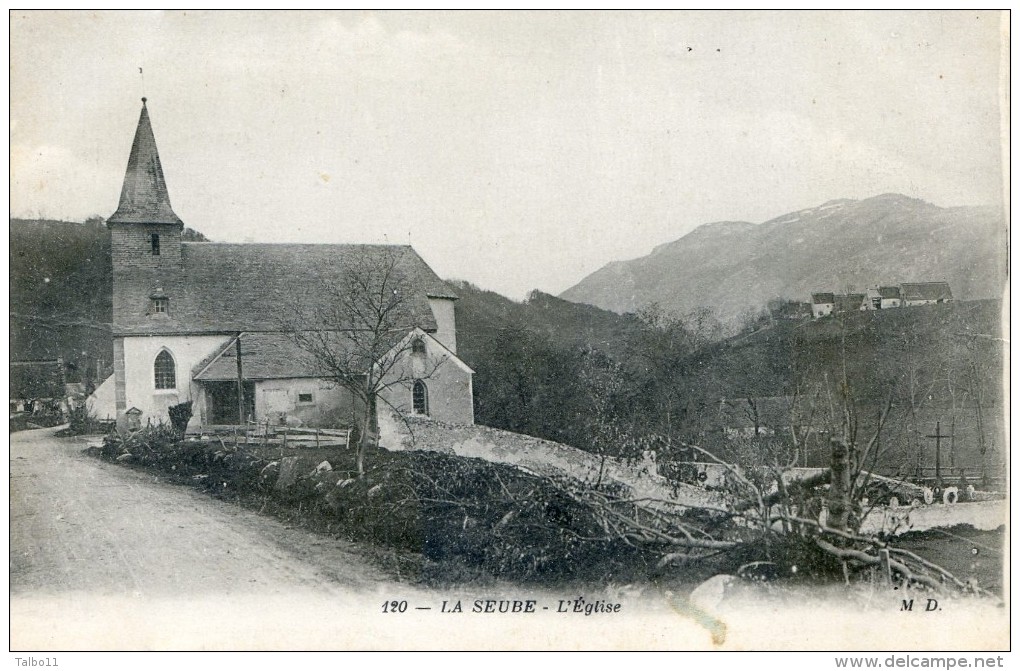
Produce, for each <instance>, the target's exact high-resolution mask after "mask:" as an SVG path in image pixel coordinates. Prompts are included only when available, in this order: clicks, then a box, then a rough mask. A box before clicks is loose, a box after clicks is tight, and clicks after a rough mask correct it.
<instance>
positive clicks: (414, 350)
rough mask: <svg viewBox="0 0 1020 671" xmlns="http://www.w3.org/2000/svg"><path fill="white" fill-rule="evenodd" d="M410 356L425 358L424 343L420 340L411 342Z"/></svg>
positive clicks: (416, 339)
mask: <svg viewBox="0 0 1020 671" xmlns="http://www.w3.org/2000/svg"><path fill="white" fill-rule="evenodd" d="M411 354H413V355H415V356H425V341H424V340H422V339H421V338H415V339H414V340H412V341H411Z"/></svg>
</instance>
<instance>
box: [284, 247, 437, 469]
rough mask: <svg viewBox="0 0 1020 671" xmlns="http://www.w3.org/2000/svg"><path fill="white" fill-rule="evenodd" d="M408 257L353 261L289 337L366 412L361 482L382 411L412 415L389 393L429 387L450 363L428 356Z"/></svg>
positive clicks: (302, 309) (395, 253)
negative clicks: (421, 384) (423, 383)
mask: <svg viewBox="0 0 1020 671" xmlns="http://www.w3.org/2000/svg"><path fill="white" fill-rule="evenodd" d="M406 253H407V252H406V251H404V250H403V249H401V248H394V249H392V250H386V251H385V252H383V253H381V254H364V255H358V256H353V257H352V258H350V259H345V263H344V266H345V267H344V269H343V272H342V274H341V275H340V276H339V277H331V278H327V279H323V280H322V282H321V286H320V287H319V289H318V290H319V292H320V293H319V294H318V295H317V296H315V298H314V300H312V301H310V303H311V305H309V306H301V305H299V307H298V308H297V309H296V311H295V314H294V315H292V320H291V321H290V322H289V323H288V324H287V325H286V327H285V329H284V330H285V332H287V333H288V334H289V335H290V336H291V338H292V340H293V341H294V343H295V344H296V345H297V346H298V347H299V348H300V349H302V350H304V351H305V352H307V353H308V354H310V355H311V356H312V358H313V359H314V361H315V363H316V365H317V367H318V368H319V370H320V371H321V373H322V377H323V379H326V380H329V381H330V382H333V383H335V384H337V385H338V386H340V387H341V388H343V389H345V390H347V391H348V392H350V394H351V396H352V397H353V398H354V399H355V400H356V402H357V405H358V406H360V408H359V410H360V412H361V415H362V418H361V423H360V427H359V429H360V436H359V440H358V448H357V450H358V451H357V469H358V474H359V476H360V475H364V472H365V454H366V452H367V450H368V448H369V447H370V446H371V445H373V444H374V442H375V440H376V439H377V431H378V412H377V409H378V405H379V403H380V402H382V403H385V404H386V405H389V406H390V407H391V408H392V409H393V410H395V411H397V412H398V413H399V414H401V415H403V414H404V413H405V412H406V411H407V408H403V407H398V406H396V405H394V404H393V403H392V402H391V401H390V400H388V399H387V393H386V392H388V391H389V390H392V389H396V388H407V389H410V388H412V387H413V385H414V384H415V382H416V381H419V380H427V379H429V378H430V377H432V376H434V375H435V373H436V371H437V370H438V369H439V367H440V366H441V365H442V363H443V361H445V359H446V357H445V356H431V357H430V356H428V355H426V354H425V352H426V349H425V348H424V347H423V345H424V341H423V340H422V339H421V338H420V337H419V336H416V335H415V328H416V327H418V326H420V324H419V323H418V321H419V320H420V319H421V317H420V315H418V314H416V309H415V308H416V306H415V304H414V303H415V300H416V294H415V293H414V291H415V289H414V287H412V286H411V284H410V282H409V280H408V278H407V277H406V276H405V274H404V272H403V268H402V259H403V256H404V254H406ZM425 308H426V309H427V303H426V304H425Z"/></svg>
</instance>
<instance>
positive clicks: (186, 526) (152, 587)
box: [10, 429, 384, 596]
mask: <svg viewBox="0 0 1020 671" xmlns="http://www.w3.org/2000/svg"><path fill="white" fill-rule="evenodd" d="M53 433H54V430H52V429H42V430H37V431H25V432H20V433H15V434H11V451H10V468H11V470H10V486H11V491H10V504H11V514H10V522H11V529H10V543H11V544H10V577H11V594H12V596H17V595H19V594H26V593H27V594H33V595H39V594H46V593H54V592H61V591H69V590H84V591H89V592H99V593H103V594H113V595H118V594H119V595H131V596H139V595H142V596H148V595H152V596H161V595H173V596H180V595H187V594H192V593H199V594H208V593H209V592H210V591H215V592H217V593H218V594H222V595H233V594H243V593H250V592H257V593H259V594H267V593H268V594H272V593H285V592H290V591H292V590H293V589H295V588H307V587H315V588H317V589H327V590H328V589H331V588H334V587H336V586H341V587H345V588H349V587H364V586H367V585H371V584H373V583H375V582H377V581H379V580H382V579H384V576H383V575H382V573H381V572H380V571H379V570H378V569H376V568H373V567H372V566H370V565H369V563H368V561H367V560H366V558H365V557H364V556H360V555H359V554H358V552H357V551H356V548H355V547H354V546H352V545H351V544H349V543H344V542H342V541H336V540H332V539H327V538H324V537H321V536H315V535H313V534H310V533H307V532H304V531H302V530H299V529H292V528H287V527H286V526H285V525H284V524H282V523H281V522H278V521H276V520H273V519H270V518H268V517H263V516H259V515H257V514H255V513H254V512H252V511H248V510H245V509H243V508H240V507H238V506H234V505H231V504H229V503H226V502H222V501H217V500H215V499H213V498H211V497H209V496H206V495H204V494H202V493H200V492H197V491H194V490H191V489H188V488H187V487H181V486H177V485H171V484H168V483H165V482H161V481H160V480H159V478H158V477H156V476H153V475H151V474H147V473H143V472H140V471H135V470H133V469H129V468H124V467H122V466H117V465H115V464H110V463H107V462H103V461H100V460H98V459H94V458H92V457H89V456H86V455H84V454H83V453H82V449H83V448H84V447H85V444H84V443H83V442H82V441H80V440H74V439H58V438H54V437H53V435H52V434H53Z"/></svg>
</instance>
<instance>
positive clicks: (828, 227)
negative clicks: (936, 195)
mask: <svg viewBox="0 0 1020 671" xmlns="http://www.w3.org/2000/svg"><path fill="white" fill-rule="evenodd" d="M1005 233H1006V228H1005V222H1004V217H1003V215H1002V214H1001V213H998V212H996V210H995V209H994V208H991V207H985V206H964V207H950V208H943V207H939V206H937V205H934V204H932V203H928V202H926V201H923V200H920V199H917V198H911V197H909V196H904V195H901V194H881V195H878V196H873V197H870V198H865V199H861V200H854V199H836V200H830V201H827V202H825V203H822V204H821V205H818V206H816V207H811V208H805V209H801V210H796V211H793V212H788V213H786V214H783V215H780V216H778V217H774V218H772V219H769V220H767V221H765V222H762V223H758V224H754V223H750V222H740V221H718V222H711V223H708V224H703V225H702V226H699V227H697V228H695V229H694V230H693V231H690V232H689V233H687V234H686V235H684V236H682V237H680V238H678V239H677V240H674V241H672V242H667V243H663V244H661V245H658V246H657V247H655V248H654V249H653V250H652V251H651V252H650V253H649V254H648V255H646V256H643V257H639V258H637V259H630V260H622V261H614V262H611V263H609V264H606V265H605V266H603V267H602V268H600V269H599V270H597V271H595V272H594V273H592V274H590V275H588V276H587V277H585V278H584V279H582V280H581V281H580V282H578V283H577V284H575V285H574V286H573V287H571V288H569V289H567V290H566V291H564V292H562V293H561V294H560V297H561V298H563V299H565V300H569V301H573V302H579V303H587V304H589V305H594V306H597V307H600V308H603V309H606V310H612V311H614V312H618V313H626V312H633V311H635V310H637V309H639V308H641V307H643V306H645V305H648V304H650V303H658V304H659V305H660V306H662V307H663V308H664V309H667V310H670V311H674V312H689V311H691V310H694V309H698V308H705V307H707V308H710V309H714V310H715V311H716V312H717V313H718V314H719V316H720V318H722V319H723V320H724V321H733V320H736V319H739V318H740V317H741V316H742V315H743V314H745V313H747V312H749V311H750V312H753V311H756V310H758V309H760V308H761V307H763V306H764V305H765V304H766V303H767V302H768V301H769V300H771V299H773V298H784V299H792V300H801V301H805V300H808V297H809V295H810V293H811V292H812V291H845V290H846V289H847V288H848V287H853V288H856V289H857V290H861V289H864V288H866V287H872V286H875V285H878V284H883V285H889V284H899V283H902V282H911V281H927V280H944V281H948V282H949V283H950V286H951V287H952V290H953V294H954V296H955V297H957V298H960V299H983V298H1000V297H1001V296H1002V292H1003V289H1004V287H1005V277H1006V267H1005V249H1006V244H1005V239H1006V238H1005Z"/></svg>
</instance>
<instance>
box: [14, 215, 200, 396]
mask: <svg viewBox="0 0 1020 671" xmlns="http://www.w3.org/2000/svg"><path fill="white" fill-rule="evenodd" d="M184 237H185V239H186V240H192V241H204V240H205V236H203V235H202V234H201V233H198V232H196V231H193V230H191V229H187V228H186V229H184ZM9 241H10V247H9V261H10V301H11V302H10V322H9V324H8V327H9V333H10V357H11V360H12V361H24V360H39V359H47V360H53V359H56V358H58V357H60V358H63V359H64V361H65V362H66V363H67V374H68V381H70V382H79V381H80V382H87V381H94V380H95V379H96V378H97V377H98V378H102V377H105V375H108V374H109V373H110V372H111V371H112V365H113V341H112V338H111V335H110V322H111V320H112V318H113V315H112V301H111V292H112V291H113V284H112V275H111V274H112V271H113V269H112V266H111V263H110V233H109V231H108V230H107V229H106V226H105V225H104V224H103V222H102V220H101V219H91V220H89V221H88V222H86V223H78V222H69V221H52V220H26V219H11V220H10V229H9ZM97 368H98V369H99V372H98V373H97Z"/></svg>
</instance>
